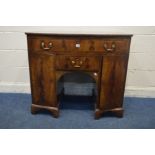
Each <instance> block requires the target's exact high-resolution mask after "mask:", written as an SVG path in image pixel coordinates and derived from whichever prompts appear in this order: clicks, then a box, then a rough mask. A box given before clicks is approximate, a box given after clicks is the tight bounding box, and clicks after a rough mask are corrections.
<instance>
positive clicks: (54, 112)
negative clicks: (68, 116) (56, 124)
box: [51, 110, 59, 118]
mask: <svg viewBox="0 0 155 155" xmlns="http://www.w3.org/2000/svg"><path fill="white" fill-rule="evenodd" d="M51 112H52V115H53V117H54V118H58V117H59V111H58V110H56V111H51Z"/></svg>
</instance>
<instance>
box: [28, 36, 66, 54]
mask: <svg viewBox="0 0 155 155" xmlns="http://www.w3.org/2000/svg"><path fill="white" fill-rule="evenodd" d="M64 45H65V43H64V40H63V39H59V38H58V39H55V38H54V39H53V38H42V37H40V38H35V39H30V47H29V48H30V49H31V50H35V51H38V50H39V51H40V50H43V51H64V50H65V46H64Z"/></svg>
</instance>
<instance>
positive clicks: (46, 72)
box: [29, 54, 57, 107]
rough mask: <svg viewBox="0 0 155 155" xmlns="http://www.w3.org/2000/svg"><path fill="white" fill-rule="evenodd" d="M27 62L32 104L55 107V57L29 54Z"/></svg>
mask: <svg viewBox="0 0 155 155" xmlns="http://www.w3.org/2000/svg"><path fill="white" fill-rule="evenodd" d="M29 61H30V77H31V91H32V102H33V104H38V105H44V106H54V107H55V106H57V98H56V83H55V80H56V79H55V57H54V56H51V55H41V54H31V55H30V56H29Z"/></svg>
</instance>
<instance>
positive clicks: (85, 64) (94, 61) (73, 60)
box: [56, 55, 102, 71]
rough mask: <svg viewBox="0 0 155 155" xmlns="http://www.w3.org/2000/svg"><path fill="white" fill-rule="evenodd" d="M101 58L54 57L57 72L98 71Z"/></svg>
mask: <svg viewBox="0 0 155 155" xmlns="http://www.w3.org/2000/svg"><path fill="white" fill-rule="evenodd" d="M101 60H102V57H98V56H95V57H90V56H89V57H84V56H66V55H58V56H56V69H57V70H84V71H99V68H100V64H101Z"/></svg>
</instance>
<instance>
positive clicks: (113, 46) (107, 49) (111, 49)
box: [104, 43, 116, 52]
mask: <svg viewBox="0 0 155 155" xmlns="http://www.w3.org/2000/svg"><path fill="white" fill-rule="evenodd" d="M104 49H105V50H106V51H107V52H113V51H114V50H115V49H116V44H115V43H112V45H111V48H108V45H107V44H106V43H105V44H104Z"/></svg>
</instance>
